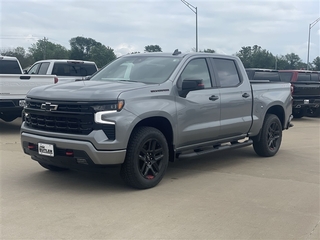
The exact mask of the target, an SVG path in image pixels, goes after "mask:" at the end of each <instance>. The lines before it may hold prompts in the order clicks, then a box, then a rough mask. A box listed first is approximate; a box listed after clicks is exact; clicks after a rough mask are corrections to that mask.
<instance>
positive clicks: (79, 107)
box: [27, 101, 91, 112]
mask: <svg viewBox="0 0 320 240" xmlns="http://www.w3.org/2000/svg"><path fill="white" fill-rule="evenodd" d="M46 103H47V102H43V101H27V106H28V108H31V109H41V105H43V104H46ZM90 110H91V109H90V106H88V105H86V104H70V103H59V104H58V109H57V111H62V112H90Z"/></svg>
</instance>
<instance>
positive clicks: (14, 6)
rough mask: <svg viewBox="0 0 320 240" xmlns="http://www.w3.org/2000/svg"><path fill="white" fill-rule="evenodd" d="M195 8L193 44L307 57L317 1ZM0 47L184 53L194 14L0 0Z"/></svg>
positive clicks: (200, 3)
mask: <svg viewBox="0 0 320 240" xmlns="http://www.w3.org/2000/svg"><path fill="white" fill-rule="evenodd" d="M188 2H189V3H190V4H192V5H193V6H195V7H197V8H198V38H199V49H200V50H202V49H207V48H210V49H214V50H216V51H217V52H218V53H225V54H234V53H236V52H238V51H239V50H240V49H241V47H243V46H253V45H255V44H256V45H259V46H261V47H262V48H263V49H267V50H269V51H270V52H271V53H272V54H274V55H285V54H287V53H292V52H293V53H296V54H298V55H299V56H300V58H301V59H302V60H303V61H304V62H306V61H307V49H308V32H309V24H310V23H312V22H314V21H315V20H316V19H318V18H319V17H320V4H319V2H320V1H319V0H298V1H292V0H278V1H276V0H266V1H263V0H251V1H245V0H205V1H204V0H190V1H188ZM0 13H1V26H0V34H1V35H0V47H1V49H2V50H3V49H7V48H16V47H18V46H21V47H24V48H25V49H26V50H27V49H28V47H30V46H31V44H32V43H35V42H36V41H37V40H38V39H42V38H44V37H46V38H48V40H49V41H51V42H53V43H57V44H61V45H63V46H65V47H66V48H67V49H70V45H69V40H70V39H71V38H73V37H77V36H83V37H90V38H93V39H95V40H96V41H98V42H101V43H102V44H104V45H106V46H110V47H111V48H113V49H114V50H115V53H116V54H117V55H122V54H127V53H129V52H135V51H139V52H143V50H144V46H146V45H151V44H152V45H153V44H157V45H159V46H160V47H161V48H162V50H163V51H164V52H173V50H174V49H176V48H178V49H179V50H181V51H182V52H190V51H192V49H193V48H195V45H196V41H195V39H196V14H194V13H193V12H192V11H191V10H190V9H189V8H188V7H187V6H186V5H184V4H183V3H182V2H181V1H180V0H126V1H124V0H0ZM319 29H320V22H318V23H317V24H316V25H315V26H314V27H312V28H311V38H310V39H311V41H310V42H311V44H310V62H312V61H313V59H314V58H315V57H317V56H319V55H320V54H319V50H320V49H319V45H320V44H319V43H320V30H319Z"/></svg>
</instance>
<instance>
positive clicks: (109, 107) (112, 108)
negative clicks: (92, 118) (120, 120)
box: [92, 100, 124, 112]
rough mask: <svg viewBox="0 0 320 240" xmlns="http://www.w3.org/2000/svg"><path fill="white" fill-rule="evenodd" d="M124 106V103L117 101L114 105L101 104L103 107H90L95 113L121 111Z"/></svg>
mask: <svg viewBox="0 0 320 240" xmlns="http://www.w3.org/2000/svg"><path fill="white" fill-rule="evenodd" d="M123 106H124V101H123V100H119V101H117V102H116V103H112V104H103V105H94V106H92V108H93V110H94V111H95V112H106V111H112V112H113V111H117V112H119V111H121V110H122V108H123Z"/></svg>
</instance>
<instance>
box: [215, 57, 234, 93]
mask: <svg viewBox="0 0 320 240" xmlns="http://www.w3.org/2000/svg"><path fill="white" fill-rule="evenodd" d="M213 62H214V65H215V67H216V71H217V75H218V78H219V81H220V86H221V87H235V86H237V85H239V83H240V78H239V75H238V71H237V68H236V65H235V63H234V61H233V60H228V59H213Z"/></svg>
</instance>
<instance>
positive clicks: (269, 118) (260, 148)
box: [252, 114, 282, 157]
mask: <svg viewBox="0 0 320 240" xmlns="http://www.w3.org/2000/svg"><path fill="white" fill-rule="evenodd" d="M252 140H253V149H254V151H255V152H256V153H257V154H258V155H259V156H262V157H272V156H274V155H275V154H276V153H277V152H278V150H279V148H280V145H281V140H282V125H281V122H280V120H279V118H278V117H277V116H276V115H274V114H267V115H266V118H265V120H264V123H263V126H262V129H261V135H260V138H259V139H258V138H253V139H252Z"/></svg>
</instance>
